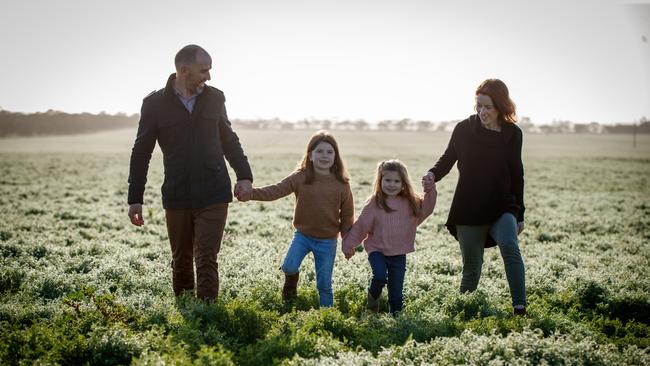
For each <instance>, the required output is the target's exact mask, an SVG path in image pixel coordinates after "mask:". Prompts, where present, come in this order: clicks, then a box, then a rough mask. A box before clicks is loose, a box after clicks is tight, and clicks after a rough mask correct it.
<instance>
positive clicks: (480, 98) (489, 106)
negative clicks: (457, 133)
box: [476, 94, 499, 125]
mask: <svg viewBox="0 0 650 366" xmlns="http://www.w3.org/2000/svg"><path fill="white" fill-rule="evenodd" d="M476 113H478V116H479V118H480V119H481V122H483V124H484V125H493V124H496V123H497V119H498V117H499V111H497V108H496V107H495V106H494V103H492V98H490V97H489V96H487V95H485V94H479V95H477V96H476Z"/></svg>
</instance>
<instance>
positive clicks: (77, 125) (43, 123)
mask: <svg viewBox="0 0 650 366" xmlns="http://www.w3.org/2000/svg"><path fill="white" fill-rule="evenodd" d="M139 118H140V116H139V115H138V114H132V115H127V114H125V113H118V114H115V115H110V114H106V113H104V112H102V113H99V114H91V113H79V114H70V113H65V112H59V111H53V110H49V111H47V112H43V113H30V114H25V113H16V112H9V111H6V110H2V109H0V137H7V136H39V135H71V134H81V133H90V132H98V131H105V130H114V129H120V128H134V127H136V126H137V124H138V119H139ZM458 122H460V120H451V121H441V122H431V121H425V120H412V119H409V118H403V119H396V120H383V121H379V122H377V123H370V122H367V121H365V120H363V119H357V120H343V121H333V120H329V119H313V118H312V119H303V120H300V121H297V122H287V121H282V120H280V119H278V118H272V119H233V120H232V124H233V126H234V127H235V128H237V129H260V130H262V129H269V130H271V129H273V130H294V129H297V130H299V129H303V130H315V129H326V130H348V131H371V130H372V131H420V132H445V131H446V132H449V131H452V130H453V129H454V127H455V126H456V124H457V123H458ZM518 125H519V127H520V128H521V129H522V130H523V131H524V132H527V133H547V134H548V133H624V134H633V133H638V134H650V121H648V119H647V118H645V117H641V119H640V120H639V122H637V123H634V124H631V123H617V124H613V125H604V124H599V123H598V122H591V123H573V122H571V121H553V122H552V123H550V124H534V123H532V122H531V120H530V118H528V117H521V118H520V120H519V123H518Z"/></svg>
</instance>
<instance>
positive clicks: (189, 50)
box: [174, 44, 209, 70]
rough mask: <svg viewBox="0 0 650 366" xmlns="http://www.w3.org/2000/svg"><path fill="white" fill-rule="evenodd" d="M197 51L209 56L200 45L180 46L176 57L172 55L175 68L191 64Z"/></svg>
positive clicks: (194, 60)
mask: <svg viewBox="0 0 650 366" xmlns="http://www.w3.org/2000/svg"><path fill="white" fill-rule="evenodd" d="M199 52H203V53H205V54H206V55H208V56H209V54H208V52H207V51H206V50H204V49H203V48H202V47H201V46H197V45H195V44H190V45H187V46H185V47H183V48H181V50H180V51H178V53H176V57H174V64H175V65H176V70H180V68H181V66H182V65H192V64H194V63H195V62H196V57H197V55H198V53H199Z"/></svg>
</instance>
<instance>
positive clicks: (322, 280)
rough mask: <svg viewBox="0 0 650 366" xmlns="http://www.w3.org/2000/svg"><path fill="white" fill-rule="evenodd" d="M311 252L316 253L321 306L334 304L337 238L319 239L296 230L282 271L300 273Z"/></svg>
mask: <svg viewBox="0 0 650 366" xmlns="http://www.w3.org/2000/svg"><path fill="white" fill-rule="evenodd" d="M309 252H312V253H314V265H315V266H316V288H317V289H318V296H319V298H320V306H321V307H330V306H333V305H334V294H333V292H332V271H333V270H334V258H336V238H334V239H318V238H314V237H311V236H307V235H305V234H303V233H301V232H300V231H296V232H295V233H294V236H293V241H292V242H291V245H290V246H289V250H288V251H287V255H286V257H284V263H282V271H284V272H285V273H287V274H295V273H298V272H299V271H300V264H301V263H302V260H303V259H305V256H307V254H309Z"/></svg>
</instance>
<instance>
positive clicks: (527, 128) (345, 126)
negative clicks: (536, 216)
mask: <svg viewBox="0 0 650 366" xmlns="http://www.w3.org/2000/svg"><path fill="white" fill-rule="evenodd" d="M460 121H461V120H452V121H442V122H431V121H423V120H419V121H416V120H412V119H408V118H404V119H398V120H383V121H379V122H377V123H369V122H367V121H365V120H363V119H358V120H343V121H332V120H328V119H304V120H300V121H298V122H295V123H292V122H286V121H282V120H280V119H278V118H273V119H234V120H232V123H233V125H234V126H235V128H245V129H274V130H293V129H308V130H314V129H326V130H349V131H369V130H375V131H421V132H444V131H447V132H449V131H452V130H453V129H454V127H455V126H456V124H457V123H458V122H460ZM518 125H519V127H520V128H521V129H522V130H523V131H524V132H527V133H547V134H548V133H596V134H598V133H624V134H632V133H639V134H641V133H644V134H650V121H648V120H647V119H646V118H645V117H641V119H640V120H639V122H638V123H617V124H613V125H604V124H600V123H598V122H591V123H573V122H571V121H553V122H552V123H550V124H542V125H540V124H534V123H532V122H531V120H530V118H528V117H521V118H520V120H519V123H518Z"/></svg>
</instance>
